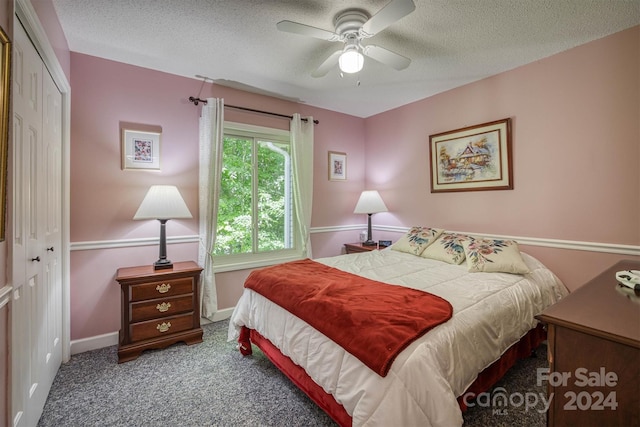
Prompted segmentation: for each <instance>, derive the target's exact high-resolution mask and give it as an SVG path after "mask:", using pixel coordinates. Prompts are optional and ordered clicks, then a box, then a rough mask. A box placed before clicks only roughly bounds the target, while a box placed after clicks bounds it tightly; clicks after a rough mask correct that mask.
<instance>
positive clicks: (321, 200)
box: [71, 53, 364, 339]
mask: <svg viewBox="0 0 640 427" xmlns="http://www.w3.org/2000/svg"><path fill="white" fill-rule="evenodd" d="M71 70H72V75H73V80H72V91H71V94H72V98H71V242H72V243H78V242H86V241H104V240H121V239H130V238H141V237H157V236H158V232H159V226H158V223H157V221H133V220H132V218H133V215H134V214H135V211H136V210H137V208H138V206H139V204H140V201H141V200H142V198H143V197H144V194H145V192H146V190H147V188H148V187H149V186H150V185H152V184H169V183H170V184H175V185H177V186H178V188H179V189H180V191H181V193H182V194H183V196H184V197H185V200H186V202H187V205H188V206H189V209H190V210H191V212H192V214H194V215H196V214H197V212H198V205H197V203H198V195H197V185H198V117H199V114H200V107H199V106H198V107H196V106H194V105H193V104H192V103H190V102H189V101H188V97H189V96H196V95H198V91H199V89H200V86H201V82H200V81H198V80H194V79H188V78H184V77H179V76H175V75H170V74H166V73H161V72H158V71H152V70H149V69H144V68H140V67H134V66H130V65H126V64H122V63H118V62H113V61H108V60H104V59H99V58H95V57H91V56H87V55H82V54H77V53H72V54H71ZM211 96H217V97H223V98H224V99H225V102H226V103H227V104H231V105H238V106H243V107H250V108H256V109H263V110H267V111H273V112H278V113H282V114H292V113H294V112H299V113H301V114H302V115H313V117H314V118H315V119H318V120H319V121H320V124H319V125H316V127H315V136H314V139H315V145H314V147H315V150H314V195H315V196H316V202H315V203H314V209H313V223H312V225H313V226H314V227H317V226H327V225H338V224H352V223H354V222H357V221H362V219H361V218H358V217H357V216H354V215H353V207H354V206H355V202H356V200H357V197H358V194H359V192H360V191H361V189H362V186H363V183H364V120H363V119H360V118H356V117H353V116H348V115H344V114H340V113H335V112H332V111H328V110H322V109H318V108H314V107H310V106H307V105H303V104H295V103H292V102H289V101H284V100H279V99H275V98H271V97H267V96H263V95H257V94H251V93H247V92H243V91H238V90H234V89H230V88H226V87H221V86H217V85H211V84H207V85H205V87H204V89H203V91H202V93H201V94H200V97H201V98H206V97H211ZM225 119H226V120H230V121H239V122H246V123H251V124H255V125H262V126H271V127H278V128H283V129H286V128H288V126H289V122H288V120H283V119H278V118H273V117H270V116H264V115H257V114H253V113H246V112H239V111H237V110H233V109H226V111H225ZM122 122H129V123H139V124H143V125H152V126H160V127H161V128H162V137H161V168H162V170H161V171H160V172H151V171H130V170H128V171H123V170H121V160H120V153H121V148H120V145H121V141H120V127H121V123H122ZM329 150H332V151H341V152H346V153H348V155H349V157H348V165H347V166H348V170H347V174H348V177H349V180H348V181H347V182H330V181H328V179H327V176H328V170H327V151H329ZM197 224H198V223H197V219H196V218H194V219H192V220H172V221H169V222H168V223H167V236H169V237H171V236H185V235H196V234H197V233H198V225H197ZM342 243H343V242H339V241H333V242H332V244H330V245H323V246H322V248H321V249H320V250H319V253H320V254H321V255H325V256H326V255H335V254H338V253H340V250H341V246H342ZM196 251H197V246H196V244H190V245H170V246H169V248H168V257H169V258H170V259H172V260H174V261H179V260H185V259H196V258H197V252H196ZM157 257H158V254H157V248H156V247H154V246H152V247H138V248H121V249H104V250H103V249H100V250H88V251H77V250H74V251H72V253H71V306H72V307H71V319H72V320H71V338H72V339H79V338H84V337H89V336H94V335H99V334H104V333H109V332H113V331H117V330H118V329H119V310H120V309H119V298H120V294H119V288H118V287H117V284H116V282H115V280H114V278H115V273H116V270H117V268H118V267H125V266H132V265H140V264H145V263H151V262H153V261H155V260H156V259H157ZM247 274H248V272H233V273H221V274H218V275H217V289H218V299H219V303H218V306H219V307H220V308H226V307H232V306H234V305H235V303H236V301H237V299H238V298H239V296H240V292H241V289H242V283H243V281H244V277H245V276H246V275H247Z"/></svg>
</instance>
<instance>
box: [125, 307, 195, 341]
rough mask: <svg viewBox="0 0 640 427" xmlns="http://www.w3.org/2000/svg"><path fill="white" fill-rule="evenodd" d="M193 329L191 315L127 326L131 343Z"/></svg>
mask: <svg viewBox="0 0 640 427" xmlns="http://www.w3.org/2000/svg"><path fill="white" fill-rule="evenodd" d="M193 327H194V324H193V313H187V314H182V315H179V316H171V317H163V318H161V319H155V320H148V321H146V322H140V323H132V324H130V325H129V333H130V335H131V339H132V340H133V341H141V340H146V339H149V338H156V337H162V336H164V335H171V334H173V333H176V332H182V331H187V330H189V329H192V328H193Z"/></svg>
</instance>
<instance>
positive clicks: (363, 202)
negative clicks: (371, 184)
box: [353, 190, 388, 246]
mask: <svg viewBox="0 0 640 427" xmlns="http://www.w3.org/2000/svg"><path fill="white" fill-rule="evenodd" d="M387 211H388V209H387V206H386V205H385V204H384V202H383V201H382V197H380V194H379V193H378V192H377V191H376V190H367V191H363V192H362V194H361V195H360V198H359V199H358V203H356V208H355V210H354V211H353V213H356V214H367V215H368V222H367V240H366V241H365V242H363V243H362V244H363V245H365V246H375V244H376V242H375V241H373V239H372V238H371V215H372V214H374V213H378V212H387Z"/></svg>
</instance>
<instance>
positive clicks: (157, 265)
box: [153, 259, 173, 270]
mask: <svg viewBox="0 0 640 427" xmlns="http://www.w3.org/2000/svg"><path fill="white" fill-rule="evenodd" d="M167 268H173V263H172V262H171V261H169V260H168V259H159V260H158V261H156V262H154V263H153V269H154V270H164V269H167Z"/></svg>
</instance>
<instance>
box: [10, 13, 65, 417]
mask: <svg viewBox="0 0 640 427" xmlns="http://www.w3.org/2000/svg"><path fill="white" fill-rule="evenodd" d="M15 24H16V25H15V26H14V49H13V92H12V96H13V113H14V115H13V141H12V142H13V165H14V171H13V188H12V190H13V196H14V205H13V215H12V218H13V221H12V224H13V228H12V269H13V270H12V284H13V287H14V293H13V304H12V308H13V312H12V344H13V345H12V352H11V357H12V362H11V370H12V397H13V399H12V416H13V425H14V426H16V427H17V426H34V425H36V424H37V422H38V419H39V417H40V414H41V413H42V408H43V407H44V403H45V401H46V398H47V395H48V393H49V390H50V388H51V384H52V382H53V379H54V377H55V374H56V372H57V370H58V368H59V366H60V362H61V359H62V342H61V330H62V321H61V319H62V284H61V271H60V250H58V251H57V252H56V247H57V248H58V249H60V239H61V235H60V224H61V222H60V221H61V219H60V218H61V202H60V199H61V154H60V150H61V136H60V135H61V132H60V126H61V123H60V120H61V113H60V104H61V96H60V93H59V91H58V90H57V89H56V88H55V85H54V84H53V81H52V80H51V77H50V76H49V74H48V72H47V70H46V68H45V67H44V65H43V64H42V61H41V59H40V57H39V55H38V53H37V52H36V49H35V48H34V47H33V45H32V44H31V42H30V40H29V38H28V37H27V35H26V33H25V31H24V29H23V28H22V26H21V25H20V24H19V22H18V21H15ZM55 120H58V122H59V123H57V124H54V123H53V122H54V121H55ZM56 163H57V164H56ZM54 199H55V200H54ZM47 248H53V250H47Z"/></svg>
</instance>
